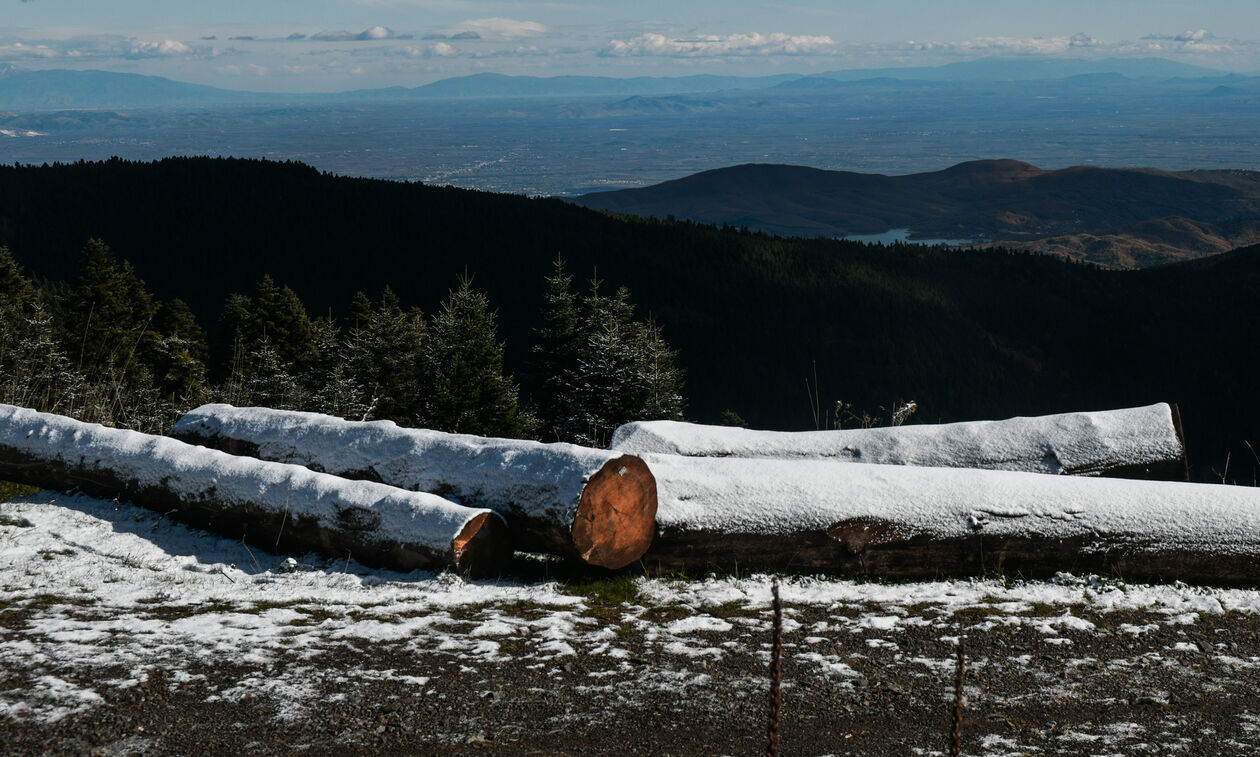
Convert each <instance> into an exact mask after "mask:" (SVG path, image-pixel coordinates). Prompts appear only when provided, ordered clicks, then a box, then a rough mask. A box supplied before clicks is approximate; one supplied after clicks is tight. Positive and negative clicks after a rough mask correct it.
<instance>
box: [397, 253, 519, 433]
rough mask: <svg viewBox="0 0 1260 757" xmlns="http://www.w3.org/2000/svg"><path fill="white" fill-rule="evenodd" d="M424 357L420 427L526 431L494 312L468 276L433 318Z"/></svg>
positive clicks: (489, 431)
mask: <svg viewBox="0 0 1260 757" xmlns="http://www.w3.org/2000/svg"><path fill="white" fill-rule="evenodd" d="M422 355H423V357H422V361H421V365H422V369H423V370H422V374H423V379H424V383H423V384H422V385H421V387H420V389H421V391H420V395H421V396H422V397H423V400H424V403H423V411H422V415H421V417H420V421H421V424H422V425H427V426H429V427H430V428H436V429H439V430H442V431H452V432H459V433H467V434H482V435H487V436H506V437H515V436H519V435H520V434H521V433H522V431H523V428H522V418H521V416H520V414H519V412H518V410H517V390H516V385H515V383H514V382H513V381H512V380H511V379H510V378H508V377H506V376H504V375H503V346H502V345H501V344H500V343H499V341H498V336H497V328H496V325H495V315H494V313H493V312H492V311H491V310H490V301H489V299H488V298H487V297H486V295H485V294H484V293H482V292H478V291H476V290H474V289H473V288H472V282H471V280H470V279H467V278H465V279H464V280H463V281H462V282H461V283H460V287H459V289H457V290H455V291H453V292H451V293H450V296H449V297H448V298H447V300H446V301H445V302H444V303H442V309H441V311H440V312H438V313H437V314H436V315H435V316H434V317H433V320H432V323H431V324H430V326H429V333H428V338H427V339H426V340H425V343H424V348H423V351H422Z"/></svg>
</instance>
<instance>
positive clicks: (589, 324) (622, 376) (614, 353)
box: [556, 279, 683, 447]
mask: <svg viewBox="0 0 1260 757" xmlns="http://www.w3.org/2000/svg"><path fill="white" fill-rule="evenodd" d="M600 284H601V282H600V281H599V280H598V279H594V280H592V281H591V284H590V289H589V290H588V294H587V296H586V298H585V301H584V303H583V304H584V307H585V311H586V315H585V319H584V321H583V323H582V326H581V341H580V343H579V348H578V349H579V352H578V360H577V369H576V371H575V372H574V374H573V379H572V383H573V394H572V401H571V404H570V405H569V407H568V409H567V410H566V411H565V413H564V415H563V416H562V417H561V419H560V420H559V421H558V422H557V424H556V425H557V427H558V429H559V431H560V435H561V437H562V438H565V439H569V440H572V441H576V442H578V443H581V444H587V445H591V446H597V447H603V446H606V445H607V444H608V442H609V441H610V439H611V437H612V432H613V431H614V430H616V428H617V427H618V426H620V425H621V424H623V423H627V422H629V421H635V420H657V419H672V420H677V419H680V418H681V417H682V406H683V399H682V373H681V371H679V370H678V369H677V368H676V367H675V366H674V357H675V353H674V351H673V350H671V349H670V348H669V346H668V345H667V344H666V343H665V341H664V339H663V338H661V335H660V330H659V328H657V327H656V325H655V324H654V323H651V322H649V323H646V324H645V323H641V322H639V321H636V320H635V319H634V306H633V305H631V304H630V293H629V291H628V290H627V289H626V288H625V287H621V288H620V289H618V290H617V293H616V294H615V295H614V296H612V297H605V296H603V295H602V294H601V293H600V291H599V289H600Z"/></svg>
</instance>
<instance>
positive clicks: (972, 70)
mask: <svg viewBox="0 0 1260 757" xmlns="http://www.w3.org/2000/svg"><path fill="white" fill-rule="evenodd" d="M1103 77H1111V83H1113V84H1114V83H1123V81H1124V79H1121V78H1119V77H1128V78H1130V79H1148V80H1149V79H1159V80H1166V79H1174V78H1180V79H1183V80H1184V79H1206V78H1208V77H1215V78H1217V79H1220V78H1221V77H1224V80H1222V81H1216V82H1215V83H1217V84H1222V83H1227V81H1228V82H1232V81H1233V80H1234V79H1237V78H1242V77H1233V76H1230V75H1228V74H1225V73H1224V72H1221V71H1213V70H1211V69H1207V68H1201V67H1198V66H1192V65H1188V64H1184V63H1177V62H1175V61H1170V60H1164V59H1160V58H1142V59H1127V58H1111V59H1107V60H1100V61H1086V60H1058V59H1033V60H1024V59H1020V60H1007V59H997V58H991V59H984V60H978V61H967V62H963V63H951V64H948V65H944V66H934V67H914V68H881V69H854V70H848V71H832V72H829V73H826V74H823V75H819V76H808V77H802V76H800V75H799V74H778V75H774V76H749V77H746V76H714V75H708V74H701V75H695V76H677V77H652V76H639V77H633V78H627V79H619V78H614V77H607V76H550V77H537V76H507V75H504V74H494V73H485V74H474V75H472V76H460V77H455V78H451V79H443V80H441V81H436V82H432V83H430V84H425V85H423V86H419V87H411V88H408V87H385V88H380V89H365V90H352V91H347V92H337V93H323V94H293V93H263V92H245V91H238V90H227V89H219V88H217V87H209V86H204V85H199V84H188V83H186V82H178V81H173V80H171V79H165V78H162V77H159V76H141V75H139V74H120V73H113V72H109V71H95V70H90V71H72V70H64V69H48V70H41V71H25V70H21V69H17V68H14V67H12V66H4V67H0V111H17V112H31V111H42V110H63V109H93V108H165V107H180V106H215V105H229V104H242V103H245V104H248V103H267V104H297V105H300V104H306V105H319V104H326V103H349V102H356V103H357V102H392V101H408V100H419V99H438V98H448V99H449V98H459V99H469V100H472V99H479V98H502V97H519V98H534V97H538V98H541V97H587V96H591V97H593V96H604V97H635V96H641V97H652V96H669V95H684V94H702V93H718V92H727V93H738V92H751V91H755V90H766V89H777V91H783V90H809V89H835V88H837V87H840V86H841V85H842V84H843V83H845V82H858V81H861V82H863V83H864V84H866V85H867V86H879V85H883V86H887V87H889V88H896V87H901V86H904V85H905V83H906V82H907V81H915V82H920V83H924V82H936V83H942V84H944V83H948V82H982V81H1030V80H1043V81H1044V80H1056V79H1061V80H1071V81H1076V80H1079V83H1081V84H1083V85H1089V86H1097V85H1099V84H1102V83H1106V81H1107V79H1105V78H1103ZM1226 80H1227V81H1226Z"/></svg>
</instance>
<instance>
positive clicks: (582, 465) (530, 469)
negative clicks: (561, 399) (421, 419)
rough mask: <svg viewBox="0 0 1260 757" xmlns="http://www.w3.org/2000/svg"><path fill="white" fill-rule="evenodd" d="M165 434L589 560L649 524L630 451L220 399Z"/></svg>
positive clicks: (636, 549) (616, 557)
mask: <svg viewBox="0 0 1260 757" xmlns="http://www.w3.org/2000/svg"><path fill="white" fill-rule="evenodd" d="M171 435H172V436H174V437H176V438H178V439H183V440H185V441H190V442H194V443H197V444H205V445H207V446H211V447H216V448H218V449H222V450H226V451H227V452H232V453H235V454H247V455H254V456H256V457H260V458H263V459H266V460H276V461H279V462H286V463H297V464H299V465H305V466H308V467H311V468H313V469H315V470H322V471H326V472H328V473H334V474H336V475H338V476H346V477H349V478H365V479H370V480H374V481H382V482H384V483H387V484H390V485H391V486H398V487H402V488H404V489H411V490H414V491H426V492H433V493H436V494H440V495H441V496H443V497H449V498H450V499H453V500H455V501H456V502H460V503H461V504H464V505H468V506H471V507H486V508H490V509H493V510H495V511H496V512H499V513H501V514H502V515H503V516H504V517H505V518H507V521H508V525H509V526H510V529H511V534H512V538H513V539H514V540H515V542H516V545H517V547H518V548H519V549H522V550H526V551H539V552H552V553H554V554H559V555H564V556H568V557H576V558H579V559H581V560H584V561H585V562H587V563H589V564H591V565H596V566H600V567H605V568H614V569H615V568H621V567H625V566H626V565H629V564H630V563H632V562H634V561H635V560H638V559H639V558H640V557H641V556H642V555H643V553H644V552H645V551H646V550H647V548H648V545H649V544H651V542H652V535H653V533H654V532H655V525H656V482H655V480H654V479H653V477H652V472H651V471H649V470H648V468H647V466H646V465H644V464H643V461H642V460H641V459H640V458H638V457H635V456H633V455H623V454H618V453H615V452H608V451H607V450H597V449H589V448H586V447H578V446H575V445H572V444H541V443H538V442H530V441H521V440H517V439H490V438H486V437H480V436H470V435H467V434H445V433H441V432H438V431H429V430H426V429H411V428H400V427H399V426H398V425H397V424H395V423H393V422H392V421H373V422H369V423H356V422H353V421H344V420H341V419H340V418H332V417H329V416H326V415H317V414H315V413H298V412H288V411H281V410H269V409H266V408H236V407H232V406H231V405H205V406H202V407H199V408H197V409H196V410H193V411H192V412H190V413H188V414H187V415H185V416H184V417H183V418H181V419H180V420H179V422H178V423H176V424H175V427H174V429H172V431H171Z"/></svg>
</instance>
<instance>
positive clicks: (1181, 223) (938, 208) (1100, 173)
mask: <svg viewBox="0 0 1260 757" xmlns="http://www.w3.org/2000/svg"><path fill="white" fill-rule="evenodd" d="M575 202H577V203H578V204H580V205H583V206H586V207H589V208H595V209H600V210H608V211H614V212H617V213H624V214H630V215H637V216H655V217H658V218H665V217H670V216H672V217H677V218H683V219H690V220H696V221H701V222H704V223H714V224H730V225H732V226H739V227H748V228H752V229H758V230H762V231H767V232H770V233H773V234H779V235H783V236H824V237H844V236H854V235H877V234H881V233H884V232H888V231H890V230H894V229H905V230H908V231H909V232H910V234H911V241H913V239H914V238H920V239H923V238H934V239H950V240H965V241H967V242H974V243H976V244H986V243H996V244H1002V245H1005V246H1014V247H1019V248H1024V249H1033V250H1037V251H1042V252H1053V253H1057V254H1062V255H1066V256H1068V257H1072V258H1077V259H1081V260H1088V261H1090V262H1094V263H1099V264H1103V265H1107V266H1112V267H1119V268H1134V267H1145V266H1149V265H1155V264H1159V263H1165V262H1169V261H1173V260H1183V259H1189V258H1195V257H1202V256H1204V255H1209V254H1213V253H1217V252H1224V251H1226V250H1230V249H1233V248H1235V247H1238V246H1241V245H1244V244H1252V243H1255V242H1257V241H1260V172H1251V171H1183V172H1176V173H1170V172H1164V171H1156V170H1153V169H1105V168H1095V167H1091V166H1078V167H1074V168H1065V169H1062V170H1058V171H1045V170H1042V169H1040V168H1037V167H1036V166H1033V165H1029V164H1028V163H1022V162H1020V161H1017V160H982V161H973V162H968V163H962V164H959V165H956V166H954V167H952V168H948V169H946V170H944V171H936V172H932V173H920V174H911V175H907V176H884V175H880V174H861V173H849V172H844V171H823V170H819V169H814V168H805V167H801V166H784V165H759V164H750V165H741V166H734V167H731V168H721V169H716V170H713V171H705V172H703V173H699V174H695V175H692V176H688V177H686V178H682V179H677V180H675V181H668V182H664V183H662V184H657V185H654V186H650V187H643V188H638V189H623V190H617V191H611V192H596V193H591V194H586V195H582V196H581V197H579V198H577V199H576V200H575Z"/></svg>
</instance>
